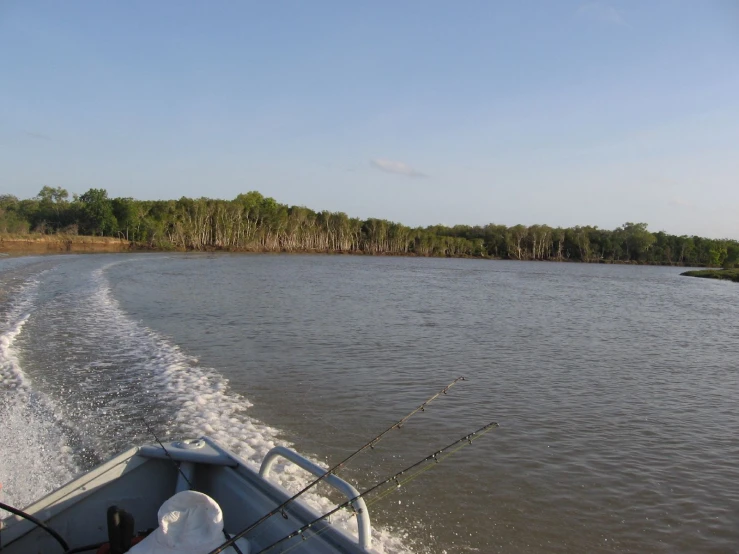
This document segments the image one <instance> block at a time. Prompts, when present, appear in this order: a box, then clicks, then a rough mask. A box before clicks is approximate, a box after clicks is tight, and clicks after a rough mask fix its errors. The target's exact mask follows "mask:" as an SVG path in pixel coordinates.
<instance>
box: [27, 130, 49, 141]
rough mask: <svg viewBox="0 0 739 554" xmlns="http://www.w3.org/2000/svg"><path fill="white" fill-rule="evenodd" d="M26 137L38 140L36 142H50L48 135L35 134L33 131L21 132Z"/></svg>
mask: <svg viewBox="0 0 739 554" xmlns="http://www.w3.org/2000/svg"><path fill="white" fill-rule="evenodd" d="M23 132H24V133H25V134H26V135H28V136H29V137H32V138H35V139H38V140H51V137H50V136H48V135H45V134H43V133H37V132H35V131H23Z"/></svg>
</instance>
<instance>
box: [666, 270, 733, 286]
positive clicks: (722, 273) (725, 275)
mask: <svg viewBox="0 0 739 554" xmlns="http://www.w3.org/2000/svg"><path fill="white" fill-rule="evenodd" d="M680 275H685V276H686V277H700V278H701V279H718V280H719V281H733V282H735V283H739V269H702V270H698V271H686V272H684V273H681V274H680Z"/></svg>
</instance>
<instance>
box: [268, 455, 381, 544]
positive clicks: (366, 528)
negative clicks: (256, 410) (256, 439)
mask: <svg viewBox="0 0 739 554" xmlns="http://www.w3.org/2000/svg"><path fill="white" fill-rule="evenodd" d="M278 458H284V459H286V460H288V461H290V462H292V463H294V464H295V465H296V466H298V467H300V468H302V469H304V470H305V471H307V472H309V473H312V474H313V475H315V476H316V477H323V476H324V475H326V470H325V469H324V468H322V467H321V466H319V465H318V464H315V463H313V462H311V461H310V460H309V459H307V458H305V457H303V456H301V455H300V454H298V453H297V452H295V451H294V450H290V449H289V448H285V447H284V446H275V447H274V448H273V449H272V450H270V451H269V452H267V455H266V456H265V457H264V460H262V465H261V467H260V468H259V475H260V476H261V477H263V478H264V479H267V478H268V477H269V474H270V472H271V471H272V468H273V467H274V465H275V464H276V463H277V459H278ZM322 481H323V482H325V483H327V484H329V485H331V486H332V487H334V488H335V489H336V490H338V491H339V492H341V493H342V494H343V495H344V496H346V497H347V499H349V500H351V501H352V507H353V508H354V511H355V513H356V515H357V533H358V535H359V537H358V543H359V546H361V547H362V548H364V549H365V550H369V548H370V546H371V544H372V526H371V525H370V517H369V512H368V511H367V505H366V504H365V503H364V499H363V498H357V497H358V496H359V495H360V494H359V491H358V490H357V489H355V488H354V487H353V486H352V485H350V484H349V483H347V482H346V481H344V480H343V479H342V478H341V477H339V476H337V475H334V474H330V475H326V476H325V477H323V479H322Z"/></svg>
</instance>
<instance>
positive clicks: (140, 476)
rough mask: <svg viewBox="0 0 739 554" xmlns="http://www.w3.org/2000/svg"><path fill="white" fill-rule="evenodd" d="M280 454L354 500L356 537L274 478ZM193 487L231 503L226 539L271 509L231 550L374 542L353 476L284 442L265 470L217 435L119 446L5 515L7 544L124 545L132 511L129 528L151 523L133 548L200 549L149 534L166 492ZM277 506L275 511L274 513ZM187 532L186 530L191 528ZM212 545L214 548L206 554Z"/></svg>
mask: <svg viewBox="0 0 739 554" xmlns="http://www.w3.org/2000/svg"><path fill="white" fill-rule="evenodd" d="M157 442H158V441H157ZM280 459H282V460H286V461H288V462H291V463H294V464H296V465H298V466H299V467H301V468H303V469H304V470H306V471H308V472H310V473H312V474H313V475H315V476H316V477H317V478H321V480H322V481H323V482H325V483H327V484H328V485H330V486H332V487H334V488H335V489H337V490H338V491H340V492H341V493H342V494H343V495H344V496H346V497H347V499H348V501H351V507H352V508H353V509H354V513H355V514H356V517H357V529H358V533H357V536H356V537H353V536H350V535H349V534H348V533H346V532H344V531H343V530H341V529H339V528H337V527H336V526H333V525H331V524H330V523H329V522H328V521H326V520H325V519H321V517H322V516H321V515H320V514H318V513H316V512H315V511H313V510H312V509H311V508H309V507H308V506H307V505H305V504H304V503H303V502H301V501H300V498H297V499H295V500H294V501H291V498H292V497H291V496H290V494H289V493H288V492H287V491H285V490H284V489H283V488H281V487H279V486H277V485H276V484H274V483H273V482H272V481H271V480H270V478H269V477H270V474H271V472H272V469H273V467H274V465H275V463H276V462H277V461H278V460H280ZM187 491H191V492H190V493H188V492H187ZM188 494H189V496H187V495H188ZM185 496H187V499H188V501H189V500H190V499H193V498H195V499H196V501H197V499H203V498H207V499H209V501H210V499H212V501H214V502H215V504H217V508H219V509H220V510H221V513H222V523H220V527H219V528H218V529H217V531H218V533H223V534H221V535H220V536H219V538H218V541H217V543H218V544H220V543H224V542H225V541H226V538H230V537H232V536H233V535H237V534H239V533H240V532H241V531H242V530H245V529H247V528H249V527H250V526H253V524H254V523H255V522H257V521H259V520H260V519H264V522H263V523H261V524H260V525H258V526H257V527H256V528H254V529H253V530H252V531H250V532H249V533H246V535H245V536H244V539H245V540H240V541H238V542H237V543H236V545H237V546H238V547H239V549H238V550H233V549H228V550H225V552H228V553H231V552H241V554H256V553H258V552H261V551H263V550H264V549H269V552H286V551H287V550H292V549H293V548H294V547H296V546H299V547H300V549H299V552H301V553H346V554H359V553H361V554H367V553H372V552H374V551H373V550H372V548H371V524H370V518H369V513H368V511H367V506H366V505H365V502H364V500H363V499H362V497H361V495H360V494H359V492H358V491H357V490H356V489H355V488H354V487H353V486H352V485H350V484H349V483H347V482H346V481H344V480H343V479H341V478H340V477H338V476H336V475H334V474H333V473H330V474H326V470H325V469H324V468H321V467H320V466H318V465H316V464H315V463H313V462H311V461H310V460H308V459H307V458H305V457H303V456H301V455H300V454H298V453H297V452H295V451H294V450H291V449H289V448H285V447H282V446H278V447H275V448H273V449H272V450H270V451H269V452H268V453H267V455H266V456H265V457H264V459H263V461H262V464H261V467H260V468H259V471H258V472H257V471H255V470H253V469H251V468H250V467H249V466H247V464H246V463H245V462H244V461H243V460H241V459H240V458H239V457H238V456H236V455H234V454H233V453H231V452H229V451H228V450H227V449H225V448H224V447H222V446H220V445H219V444H217V443H216V442H215V441H214V440H212V439H210V438H208V437H202V438H199V439H190V440H182V441H175V442H168V443H164V444H162V443H158V444H156V445H145V446H139V447H134V448H131V449H130V450H128V451H126V452H123V453H122V454H119V455H118V456H115V457H114V458H112V459H111V460H109V461H107V462H105V463H103V464H102V465H100V466H99V467H97V468H95V469H92V470H91V471H89V472H87V473H85V474H83V475H81V476H79V477H77V478H76V479H74V480H73V481H71V482H70V483H68V484H66V485H64V486H62V487H61V488H59V489H57V490H55V491H54V492H52V493H50V494H49V495H47V496H46V497H44V498H42V499H40V500H38V501H37V502H35V503H34V504H32V505H31V506H28V507H27V508H25V509H24V510H23V511H22V512H21V511H20V510H17V513H16V515H11V516H10V517H8V518H6V519H4V520H2V522H1V527H2V531H0V541H1V542H0V551H1V552H2V553H3V554H21V553H23V554H27V553H37V552H38V553H44V554H53V553H55V552H59V553H62V552H66V553H67V554H72V553H76V552H87V551H89V552H112V553H115V552H125V551H126V550H127V547H128V543H130V542H131V537H130V536H129V537H126V536H124V537H123V540H122V542H123V544H125V546H124V547H121V546H118V545H117V544H114V542H116V541H118V542H120V535H121V532H122V531H121V529H123V528H125V526H122V525H121V524H120V521H121V518H123V519H124V520H125V518H130V521H131V523H130V525H129V528H130V530H129V532H128V534H129V535H130V534H133V532H134V531H135V532H136V533H138V532H142V531H147V530H148V531H149V533H150V534H149V536H147V537H146V538H144V539H143V541H142V542H141V543H140V544H137V545H135V546H133V547H132V549H131V552H132V554H133V553H134V552H137V551H140V552H147V553H148V552H160V551H161V552H195V551H196V550H197V548H193V545H192V541H191V538H192V537H190V544H182V545H181V546H179V547H178V546H177V545H173V544H170V545H169V546H170V547H171V549H170V550H167V549H164V550H156V549H155V548H153V547H152V544H153V543H155V542H156V541H154V540H153V539H152V538H150V537H153V536H154V535H155V533H157V532H159V533H162V532H163V531H162V530H163V529H164V530H165V531H166V525H164V524H163V520H162V517H163V516H162V512H163V511H164V512H166V511H167V510H166V506H168V504H167V502H168V501H169V502H170V504H171V502H172V501H173V498H176V497H177V498H181V499H182V498H185ZM205 502H208V501H205ZM283 505H284V506H283ZM276 510H277V512H276V513H274V515H273V516H272V517H267V518H265V516H266V515H269V514H271V513H273V512H275V511H276ZM177 515H178V514H175V517H174V519H175V520H176V519H177ZM123 516H125V518H124V517H123ZM219 517H220V516H219ZM34 520H35V521H34ZM171 521H172V518H171V517H170V522H171ZM311 523H312V525H311V526H310V533H302V532H301V533H297V534H296V535H295V536H294V537H291V538H289V539H287V540H283V539H285V538H286V537H289V536H290V535H291V534H293V533H296V531H297V530H300V529H302V528H304V527H306V526H307V525H309V524H311ZM39 524H40V525H39ZM197 525H200V524H197ZM197 525H196V526H197ZM54 535H57V536H56V537H55V536H54ZM142 536H143V535H142ZM186 536H187V534H186V533H185V534H183V535H182V538H183V539H184V538H185V537H186ZM224 537H225V538H224ZM175 538H176V537H175ZM60 539H61V540H60ZM137 540H140V538H139V539H136V538H134V539H133V542H136V541H137ZM126 541H128V543H127V542H126ZM146 541H149V543H150V544H149V548H148V549H146V548H144V549H142V545H144V543H145V542H146ZM280 541H282V542H280ZM278 542H279V544H278V545H275V543H278ZM272 546H275V547H274V548H271V547H272ZM106 549H107V550H106ZM208 552H211V549H210V548H208V549H207V550H203V551H202V554H208Z"/></svg>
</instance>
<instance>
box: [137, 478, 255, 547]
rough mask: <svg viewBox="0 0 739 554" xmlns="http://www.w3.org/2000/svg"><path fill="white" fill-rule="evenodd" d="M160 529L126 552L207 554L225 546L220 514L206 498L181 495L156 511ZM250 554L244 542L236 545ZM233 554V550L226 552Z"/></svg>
mask: <svg viewBox="0 0 739 554" xmlns="http://www.w3.org/2000/svg"><path fill="white" fill-rule="evenodd" d="M158 516H159V527H158V528H157V529H156V530H155V531H153V532H152V533H151V534H150V535H149V536H148V537H146V538H145V539H144V540H143V541H141V542H140V543H139V544H137V545H135V546H134V547H133V548H131V550H129V552H132V553H134V554H174V553H175V552H177V553H179V554H208V552H210V551H211V550H213V549H214V548H217V547H218V546H220V545H221V544H223V543H224V542H225V540H226V539H225V536H224V535H223V512H222V511H221V507H220V506H219V505H218V503H217V502H216V501H215V500H213V499H212V498H211V497H210V496H208V495H207V494H203V493H201V492H195V491H182V492H178V493H177V494H175V495H174V496H173V497H172V498H170V499H169V500H167V501H166V502H165V503H164V504H162V507H161V508H159V513H158ZM237 544H238V546H239V549H240V550H241V552H242V553H243V554H248V553H249V544H248V543H247V542H246V541H245V540H243V539H242V540H239V541H238V542H237ZM226 552H228V554H235V551H234V549H233V548H229V549H228V550H226Z"/></svg>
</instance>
